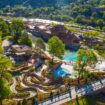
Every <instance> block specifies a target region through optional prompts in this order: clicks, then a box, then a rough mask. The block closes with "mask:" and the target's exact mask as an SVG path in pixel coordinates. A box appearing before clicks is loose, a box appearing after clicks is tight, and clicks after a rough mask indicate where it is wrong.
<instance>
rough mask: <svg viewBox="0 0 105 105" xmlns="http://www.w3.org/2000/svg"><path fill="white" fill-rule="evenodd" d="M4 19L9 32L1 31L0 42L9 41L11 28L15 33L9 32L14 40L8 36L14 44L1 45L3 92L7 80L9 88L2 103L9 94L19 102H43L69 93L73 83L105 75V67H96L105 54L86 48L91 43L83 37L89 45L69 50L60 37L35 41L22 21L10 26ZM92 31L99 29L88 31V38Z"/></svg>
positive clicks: (83, 82) (86, 82) (0, 58)
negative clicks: (6, 37)
mask: <svg viewBox="0 0 105 105" xmlns="http://www.w3.org/2000/svg"><path fill="white" fill-rule="evenodd" d="M2 22H3V23H4V24H5V25H6V26H7V27H9V28H7V27H6V28H7V29H8V32H7V33H5V30H3V32H4V33H3V34H2V33H1V40H0V41H1V42H0V43H2V40H3V41H4V40H7V39H5V36H8V33H11V28H12V29H14V31H13V32H12V33H13V35H12V34H11V35H10V36H11V37H13V38H12V40H10V39H8V41H12V44H11V45H9V46H3V48H4V49H3V48H2V46H0V54H1V55H2V56H0V60H1V62H0V66H1V69H0V70H1V72H0V79H1V82H2V83H3V85H1V87H2V86H3V88H1V90H0V91H2V89H4V87H5V86H4V84H5V83H7V89H6V90H5V91H8V92H7V93H8V94H7V95H6V96H5V97H2V98H1V99H0V101H1V102H2V100H4V99H5V98H8V97H9V98H10V99H13V100H16V101H18V103H21V102H24V101H27V100H31V102H33V100H34V102H35V100H37V101H38V102H41V101H43V100H45V99H48V98H50V97H51V95H52V94H53V96H56V95H58V94H63V93H65V92H68V90H69V89H70V87H72V86H75V87H80V86H83V85H86V84H89V83H91V82H94V81H96V80H100V79H102V78H104V77H105V73H104V72H105V71H104V68H102V69H99V68H96V67H97V66H96V65H100V62H105V61H104V59H100V57H101V58H103V57H102V55H101V54H100V53H98V51H99V49H96V47H95V48H92V47H91V48H92V49H91V48H88V49H87V47H89V46H90V44H89V45H88V43H85V42H86V40H85V41H84V40H83V42H84V44H85V46H86V48H83V47H80V48H79V49H78V50H77V51H75V52H73V51H72V52H70V50H68V49H67V48H66V45H65V43H64V42H63V41H62V40H61V39H60V38H59V37H57V36H53V37H51V38H50V39H49V40H48V42H47V43H45V42H44V40H43V39H41V38H36V39H35V40H33V41H32V40H31V38H30V36H29V34H28V33H27V32H26V30H25V26H24V23H23V22H22V20H18V19H14V20H12V22H11V23H8V24H9V25H8V24H7V23H6V22H4V21H3V20H2ZM5 25H4V26H5ZM19 27H20V28H19ZM62 27H63V26H62ZM64 29H65V28H64ZM90 33H91V34H94V33H95V34H97V32H96V31H95V32H93V31H92V32H90V31H89V32H88V33H86V34H89V38H91V36H90ZM19 35H20V36H19ZM73 35H74V34H73ZM87 36H88V35H87ZM90 42H91V41H90ZM32 44H35V45H34V46H32ZM46 44H47V47H48V48H47V50H46ZM91 44H92V43H91ZM94 49H95V50H94ZM97 50H98V51H97ZM100 60H101V61H100ZM100 66H101V65H100ZM101 67H102V66H101ZM4 74H5V75H4ZM3 91H4V90H3ZM86 98H87V97H86ZM80 99H81V100H82V99H83V100H85V99H84V98H80Z"/></svg>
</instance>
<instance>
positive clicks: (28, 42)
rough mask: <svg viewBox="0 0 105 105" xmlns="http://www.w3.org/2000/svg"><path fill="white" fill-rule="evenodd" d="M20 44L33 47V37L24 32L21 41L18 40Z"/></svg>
mask: <svg viewBox="0 0 105 105" xmlns="http://www.w3.org/2000/svg"><path fill="white" fill-rule="evenodd" d="M18 43H19V44H24V45H27V46H32V39H31V37H30V36H29V35H28V33H27V32H22V34H21V36H20V38H19V40H18Z"/></svg>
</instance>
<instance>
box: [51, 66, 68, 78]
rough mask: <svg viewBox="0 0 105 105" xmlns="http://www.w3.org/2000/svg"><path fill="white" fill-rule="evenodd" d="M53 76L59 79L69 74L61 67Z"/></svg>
mask: <svg viewBox="0 0 105 105" xmlns="http://www.w3.org/2000/svg"><path fill="white" fill-rule="evenodd" d="M53 74H54V76H55V77H56V78H59V77H62V76H65V75H66V74H67V73H66V72H65V71H64V70H63V69H62V68H61V67H59V68H58V69H57V70H55V71H54V72H53Z"/></svg>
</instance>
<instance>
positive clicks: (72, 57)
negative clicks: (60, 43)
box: [63, 50, 78, 61]
mask: <svg viewBox="0 0 105 105" xmlns="http://www.w3.org/2000/svg"><path fill="white" fill-rule="evenodd" d="M77 55H78V51H70V50H67V51H66V52H65V54H64V56H63V60H66V61H76V60H77Z"/></svg>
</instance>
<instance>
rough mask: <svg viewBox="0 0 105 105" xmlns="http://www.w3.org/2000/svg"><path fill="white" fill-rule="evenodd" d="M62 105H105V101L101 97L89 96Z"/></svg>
mask: <svg viewBox="0 0 105 105" xmlns="http://www.w3.org/2000/svg"><path fill="white" fill-rule="evenodd" d="M62 105H105V99H104V98H103V97H102V96H101V95H100V94H98V95H88V96H84V97H81V98H78V99H75V100H72V101H70V102H67V103H64V104H62Z"/></svg>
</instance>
